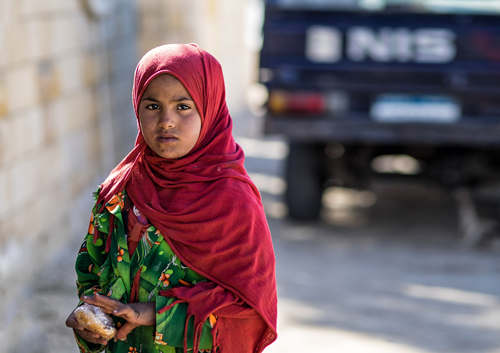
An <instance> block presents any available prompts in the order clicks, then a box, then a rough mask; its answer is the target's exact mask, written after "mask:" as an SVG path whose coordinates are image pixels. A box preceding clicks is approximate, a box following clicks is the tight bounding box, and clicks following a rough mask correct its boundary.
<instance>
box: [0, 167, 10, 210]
mask: <svg viewBox="0 0 500 353" xmlns="http://www.w3.org/2000/svg"><path fill="white" fill-rule="evenodd" d="M8 192H9V185H8V184H7V172H6V170H5V169H0V219H2V218H3V217H4V215H5V214H6V213H7V211H8V210H9V205H10V201H9V200H10V199H9V195H8Z"/></svg>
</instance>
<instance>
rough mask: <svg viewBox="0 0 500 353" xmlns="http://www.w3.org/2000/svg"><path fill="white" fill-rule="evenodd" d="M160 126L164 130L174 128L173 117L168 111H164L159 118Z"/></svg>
mask: <svg viewBox="0 0 500 353" xmlns="http://www.w3.org/2000/svg"><path fill="white" fill-rule="evenodd" d="M160 125H162V127H163V128H165V129H169V128H173V127H175V115H174V114H173V113H172V112H170V111H164V112H163V114H162V115H161V118H160Z"/></svg>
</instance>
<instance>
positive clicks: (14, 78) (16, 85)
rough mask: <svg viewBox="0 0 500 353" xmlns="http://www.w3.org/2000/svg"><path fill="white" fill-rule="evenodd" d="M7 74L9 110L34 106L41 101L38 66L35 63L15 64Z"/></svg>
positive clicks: (15, 110) (19, 109) (16, 110)
mask: <svg viewBox="0 0 500 353" xmlns="http://www.w3.org/2000/svg"><path fill="white" fill-rule="evenodd" d="M5 76H6V82H7V92H8V95H7V106H8V107H9V111H11V112H14V113H15V112H18V111H22V110H24V109H27V108H33V107H35V106H36V105H37V104H38V103H39V94H38V93H39V91H38V84H37V83H38V79H37V68H36V65H35V64H34V63H29V64H27V65H22V66H15V67H13V68H11V69H9V70H8V71H7V72H6V73H5Z"/></svg>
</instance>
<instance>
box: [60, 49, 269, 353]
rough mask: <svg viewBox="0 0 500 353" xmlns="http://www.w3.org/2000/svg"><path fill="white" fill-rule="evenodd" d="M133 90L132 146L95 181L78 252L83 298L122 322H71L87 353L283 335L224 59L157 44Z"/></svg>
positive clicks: (247, 352)
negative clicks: (113, 328) (105, 325)
mask: <svg viewBox="0 0 500 353" xmlns="http://www.w3.org/2000/svg"><path fill="white" fill-rule="evenodd" d="M132 98H133V105H134V110H135V113H136V117H137V119H138V130H139V132H138V135H137V139H136V143H135V147H134V148H133V149H132V151H131V152H130V153H129V154H128V155H127V156H126V157H125V159H124V160H123V161H122V162H121V163H120V164H118V166H116V167H115V169H113V171H112V172H111V174H110V175H109V176H108V178H107V179H106V180H105V181H104V183H103V184H102V185H101V186H100V187H99V189H98V190H97V192H96V204H95V206H94V207H93V209H92V213H91V219H90V225H89V229H88V234H87V236H86V238H85V241H84V243H83V245H82V247H81V249H80V251H79V254H78V256H77V260H76V271H77V276H78V279H77V287H78V294H79V296H80V298H81V303H82V302H86V303H89V304H93V305H96V306H99V307H101V308H102V309H103V310H104V311H105V312H106V313H109V314H111V315H112V316H113V317H114V320H115V322H116V325H117V328H118V331H117V333H116V335H115V337H114V339H113V340H109V341H106V340H105V339H104V338H102V337H100V336H99V335H97V334H94V333H92V332H90V331H86V330H85V329H83V328H82V327H80V326H79V324H78V323H77V321H76V320H75V317H74V314H73V313H71V314H70V316H69V317H68V319H67V321H66V324H67V325H68V326H69V327H72V328H73V329H74V332H75V336H76V340H77V344H78V346H79V348H80V350H81V352H98V351H101V350H103V349H105V350H106V352H123V353H125V352H127V353H130V352H163V353H174V352H182V351H183V352H185V353H186V352H187V351H194V352H198V351H200V350H201V351H209V352H221V353H224V352H227V353H254V352H257V353H258V352H261V351H262V350H263V349H264V348H265V347H266V346H267V345H269V344H270V343H271V342H272V341H274V340H275V339H276V302H277V301H276V281H275V260H274V252H273V248H272V243H271V237H270V233H269V228H268V225H267V222H266V219H265V215H264V212H263V208H262V204H261V200H260V196H259V193H258V191H257V189H256V187H255V186H254V184H253V183H252V182H251V180H250V179H249V177H248V175H247V173H246V171H245V169H244V166H243V160H244V155H243V151H242V150H241V148H240V147H239V146H238V145H237V144H236V143H235V142H234V140H233V137H232V121H231V117H230V115H229V113H228V110H227V106H226V101H225V90H224V80H223V76H222V69H221V67H220V64H219V63H218V62H217V60H216V59H215V58H214V57H213V56H211V55H210V54H209V53H207V52H206V51H204V50H202V49H200V48H199V47H198V46H196V45H194V44H171V45H164V46H160V47H158V48H155V49H152V50H151V51H149V52H148V53H146V55H145V56H144V57H143V58H142V59H141V61H140V62H139V64H138V65H137V68H136V71H135V75H134V87H133V94H132Z"/></svg>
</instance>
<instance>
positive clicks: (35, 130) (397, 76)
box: [0, 0, 500, 353]
mask: <svg viewBox="0 0 500 353" xmlns="http://www.w3.org/2000/svg"><path fill="white" fill-rule="evenodd" d="M499 37H500V4H499V2H498V1H497V0H482V1H481V0H474V1H466V0H453V1H452V0H434V1H433V0H427V1H424V0H422V1H379V0H338V1H334V0H330V1H320V0H315V1H313V0H309V1H306V0H302V1H292V0H282V1H267V2H264V1H263V0H238V1H234V0H183V1H181V0H168V1H167V0H137V1H135V0H102V1H99V0H46V1H37V0H0V53H2V54H1V55H0V298H1V304H0V341H1V342H3V346H4V347H5V348H4V349H6V351H7V352H9V353H10V352H12V353H17V352H28V351H29V352H54V351H56V352H77V348H76V345H75V344H74V340H73V337H72V333H71V331H70V330H69V329H67V328H65V327H64V320H65V318H66V317H67V315H68V314H69V312H70V311H71V310H72V309H73V308H74V306H75V305H76V303H77V298H76V289H75V285H74V281H75V275H74V270H73V263H74V259H75V255H76V251H77V249H78V247H79V245H80V242H81V240H82V239H83V236H84V232H85V230H86V229H87V224H88V217H89V208H90V205H91V193H92V191H94V190H95V189H96V187H97V185H98V184H99V183H100V182H101V181H102V180H103V179H104V178H105V177H106V175H107V173H108V172H109V170H110V169H111V168H112V167H113V166H114V165H115V164H116V163H117V162H118V161H119V160H121V158H123V156H124V155H125V154H126V153H127V152H128V151H129V150H130V148H131V146H132V145H133V143H134V139H135V135H136V122H135V117H134V115H133V111H132V105H131V101H130V96H131V88H132V76H133V71H134V68H135V65H136V63H137V61H138V60H139V58H140V57H141V56H142V55H143V54H144V53H145V52H146V51H147V50H149V49H150V48H152V47H155V46H157V45H161V44H164V43H173V42H196V43H198V44H199V45H200V46H201V47H203V48H205V49H206V50H208V51H209V52H211V53H213V54H214V55H215V56H216V57H217V58H218V59H219V61H220V62H221V64H222V67H223V70H224V74H225V79H226V89H227V99H228V104H229V108H230V112H231V114H232V116H233V119H234V134H235V137H236V139H237V141H238V142H239V143H240V144H241V145H242V147H243V149H244V150H245V153H246V166H247V169H248V171H249V174H250V175H251V177H252V179H253V180H254V182H255V183H256V184H257V186H258V187H259V189H260V191H261V193H262V197H263V202H264V206H265V209H266V213H267V216H268V220H269V223H270V226H271V231H272V235H273V241H274V245H275V251H276V256H277V276H278V291H279V320H278V332H279V338H278V340H277V341H276V342H275V343H274V344H273V345H271V346H270V347H269V348H268V349H267V350H266V351H268V352H274V353H284V352H287V353H288V352H304V351H319V350H321V351H323V352H345V353H354V352H384V353H387V352H399V353H428V352H455V353H462V352H463V353H465V352H470V353H500V257H499V254H500V250H499V247H498V241H497V240H496V237H497V236H496V233H497V224H496V218H497V217H498V215H497V210H498V205H497V201H500V196H499V197H497V195H498V193H497V190H498V188H497V187H496V183H497V182H498V180H499V178H498V177H497V176H498V174H497V171H498V170H497V167H498V166H500V163H498V161H500V158H499V157H498V156H500V153H499V150H500V148H499V146H500V127H499V126H498V124H497V123H496V120H495V119H498V116H499V115H500V109H499V108H498V106H497V104H498V101H499V100H498V97H499V95H498V94H499V93H500V91H499V88H497V87H496V86H498V82H499V81H498V79H499V78H500V64H499V61H500V43H499V42H498V38H499ZM484 195H487V196H488V197H486V198H485V197H484ZM485 199H486V201H485Z"/></svg>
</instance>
